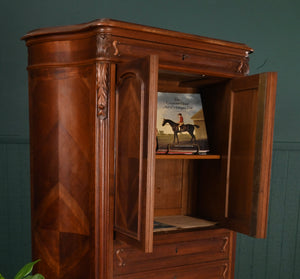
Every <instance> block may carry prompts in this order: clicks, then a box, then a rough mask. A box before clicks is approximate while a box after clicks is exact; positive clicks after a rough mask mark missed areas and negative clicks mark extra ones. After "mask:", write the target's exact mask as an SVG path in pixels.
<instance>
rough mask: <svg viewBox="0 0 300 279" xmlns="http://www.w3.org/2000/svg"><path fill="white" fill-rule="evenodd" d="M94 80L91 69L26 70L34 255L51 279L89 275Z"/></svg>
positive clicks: (40, 267) (41, 268)
mask: <svg viewBox="0 0 300 279" xmlns="http://www.w3.org/2000/svg"><path fill="white" fill-rule="evenodd" d="M94 76H95V71H94V70H93V68H92V67H90V66H86V67H82V68H59V69H57V68H52V69H41V70H32V71H30V80H29V87H30V106H31V110H30V128H31V175H32V193H33V194H32V230H33V231H34V234H33V255H34V257H36V258H40V259H41V260H42V261H41V264H39V265H38V270H41V273H43V274H45V275H46V276H49V277H53V278H82V277H83V276H86V277H89V276H90V274H91V272H92V270H91V268H90V266H91V263H92V262H93V261H91V255H92V251H93V248H92V247H93V245H92V241H93V240H92V238H91V235H92V227H93V223H92V222H91V221H92V220H93V219H91V218H90V216H91V213H92V212H93V210H92V208H93V203H94V201H93V173H92V170H93V164H94V162H93V159H94V156H93V155H92V154H93V153H94V141H93V138H94V137H93V135H94V125H93V123H94V122H93V120H92V119H93V113H94V109H93V108H94V106H93V105H92V104H93V102H94V101H95V99H94V97H93V96H91V95H90V92H91V91H92V90H91V89H93V84H94V83H93V80H94V78H95V77H94ZM48 108H49V109H48ZM92 214H93V213H92ZM48 243H52V245H50V246H49V244H48ZM75 246H76V250H73V251H72V247H75ZM45 247H48V248H45ZM84 274H85V275H84ZM78 276H79V277H78Z"/></svg>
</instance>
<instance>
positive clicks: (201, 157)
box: [156, 154, 221, 160]
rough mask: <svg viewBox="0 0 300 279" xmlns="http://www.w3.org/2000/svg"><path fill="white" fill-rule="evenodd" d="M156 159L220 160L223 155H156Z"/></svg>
mask: <svg viewBox="0 0 300 279" xmlns="http://www.w3.org/2000/svg"><path fill="white" fill-rule="evenodd" d="M156 159H186V160H192V159H193V160H195V159H196V160H197V159H198V160H218V159H221V155H214V154H212V155H182V154H176V155H175V154H172V155H171V154H166V155H162V154H156Z"/></svg>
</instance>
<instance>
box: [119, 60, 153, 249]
mask: <svg viewBox="0 0 300 279" xmlns="http://www.w3.org/2000/svg"><path fill="white" fill-rule="evenodd" d="M157 77H158V59H157V57H156V56H151V57H147V58H145V59H140V60H136V61H132V62H130V63H125V64H121V65H119V66H118V69H117V85H116V92H117V93H116V125H117V128H116V145H117V146H116V154H115V155H116V186H115V230H116V231H117V232H119V233H120V234H121V235H122V236H126V237H127V238H128V240H129V241H130V240H131V239H132V240H133V241H134V242H135V244H136V245H138V246H140V248H141V249H144V250H145V251H148V252H150V251H151V250H152V239H153V209H154V179H155V176H154V173H155V127H156V124H155V115H156V101H157V100H156V99H157Z"/></svg>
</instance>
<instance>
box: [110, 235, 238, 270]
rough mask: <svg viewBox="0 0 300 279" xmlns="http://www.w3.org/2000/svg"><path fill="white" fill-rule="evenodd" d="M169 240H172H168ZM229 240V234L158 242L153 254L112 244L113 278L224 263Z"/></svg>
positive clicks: (227, 256) (230, 242) (229, 245)
mask: <svg viewBox="0 0 300 279" xmlns="http://www.w3.org/2000/svg"><path fill="white" fill-rule="evenodd" d="M169 239H172V238H171V237H169ZM231 244H232V237H231V234H230V233H229V232H225V233H222V234H217V235H214V234H212V235H209V234H208V235H205V237H198V238H197V239H193V238H187V239H183V240H180V241H174V242H167V243H165V241H158V243H157V244H156V245H154V249H153V253H149V254H147V253H144V252H143V251H140V250H138V249H136V248H133V247H130V246H128V245H125V244H123V243H115V247H114V274H115V275H121V274H129V273H136V272H143V271H148V270H154V269H163V268H169V267H177V266H183V265H191V264H196V263H203V262H211V261H220V260H228V259H229V258H230V257H229V256H230V255H229V254H230V251H231V249H230V247H231Z"/></svg>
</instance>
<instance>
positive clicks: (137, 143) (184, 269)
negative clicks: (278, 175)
mask: <svg viewBox="0 0 300 279" xmlns="http://www.w3.org/2000/svg"><path fill="white" fill-rule="evenodd" d="M23 39H24V40H25V41H26V44H27V47H28V75H29V100H30V140H31V143H30V147H31V185H32V245H33V257H34V259H37V258H40V259H41V260H42V261H41V262H40V263H39V265H38V269H39V272H40V273H42V274H44V275H45V276H46V278H55V279H60V278H61V279H62V278H63V279H68V278H70V279H71V278H72V279H74V278H80V279H82V278H101V279H107V278H130V279H133V278H139V279H140V278H151V277H155V278H161V279H165V278H189V279H191V278H197V279H199V278H205V279H208V278H233V276H234V258H235V257H234V255H235V232H241V233H244V234H248V235H251V236H254V237H259V238H260V237H265V235H266V224H267V217H268V196H269V184H270V167H271V157H272V141H273V125H274V124H273V122H274V110H275V109H274V108H275V88H276V79H277V77H276V73H264V74H259V75H254V76H247V74H248V71H249V67H248V55H249V53H251V52H252V49H251V48H249V47H248V46H246V45H244V44H240V43H231V42H226V41H221V40H215V39H209V38H204V37H200V36H195V35H189V34H183V33H179V32H174V31H168V30H163V29H159V28H152V27H147V26H142V25H137V24H131V23H125V22H119V21H114V20H109V19H102V20H97V21H93V22H91V23H87V24H81V25H73V26H66V27H55V28H44V29H39V30H35V31H32V32H30V33H28V34H27V35H25V36H24V37H23ZM158 91H160V92H176V93H182V94H184V93H195V92H200V93H201V97H202V102H203V111H204V115H205V123H206V129H207V135H208V141H209V146H210V152H209V153H208V154H206V155H180V154H179V155H157V154H156V152H155V148H156V106H157V92H158ZM162 220H163V222H165V221H166V222H167V223H168V222H169V221H170V222H171V223H172V222H173V223H175V224H176V225H175V226H172V225H171V226H170V227H168V226H166V227H163V229H162V228H161V227H160V228H157V227H155V226H154V222H156V223H157V221H159V222H161V221H162ZM168 220H169V221H168ZM173 223H172V224H173ZM178 224H179V225H178Z"/></svg>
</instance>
